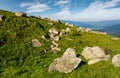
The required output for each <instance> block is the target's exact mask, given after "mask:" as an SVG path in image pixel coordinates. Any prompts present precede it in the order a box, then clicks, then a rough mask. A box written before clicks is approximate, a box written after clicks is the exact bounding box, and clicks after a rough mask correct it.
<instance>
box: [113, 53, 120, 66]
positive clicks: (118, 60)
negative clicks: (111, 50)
mask: <svg viewBox="0 0 120 78" xmlns="http://www.w3.org/2000/svg"><path fill="white" fill-rule="evenodd" d="M112 64H113V65H114V67H120V54H117V55H115V56H114V57H113V58H112Z"/></svg>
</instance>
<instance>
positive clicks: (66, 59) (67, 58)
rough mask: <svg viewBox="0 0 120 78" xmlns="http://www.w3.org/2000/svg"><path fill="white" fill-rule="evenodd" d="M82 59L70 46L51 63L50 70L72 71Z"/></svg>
mask: <svg viewBox="0 0 120 78" xmlns="http://www.w3.org/2000/svg"><path fill="white" fill-rule="evenodd" d="M80 62H81V59H80V58H78V57H76V54H75V50H74V49H72V48H68V49H67V50H66V51H65V53H64V54H63V56H62V57H61V58H57V59H55V60H54V61H53V63H51V64H50V67H49V70H48V71H49V72H53V71H58V72H63V73H70V72H72V71H73V70H74V69H75V68H77V66H78V65H79V63H80Z"/></svg>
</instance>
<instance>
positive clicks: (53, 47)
mask: <svg viewBox="0 0 120 78" xmlns="http://www.w3.org/2000/svg"><path fill="white" fill-rule="evenodd" d="M50 47H51V50H52V51H53V52H54V53H56V52H57V51H60V48H58V46H55V45H51V46H50Z"/></svg>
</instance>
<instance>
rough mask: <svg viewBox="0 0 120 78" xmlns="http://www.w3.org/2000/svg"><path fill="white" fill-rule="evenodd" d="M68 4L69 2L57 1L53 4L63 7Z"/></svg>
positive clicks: (68, 0) (65, 0)
mask: <svg viewBox="0 0 120 78" xmlns="http://www.w3.org/2000/svg"><path fill="white" fill-rule="evenodd" d="M69 2H70V0H59V1H57V2H55V5H65V4H68V3H69Z"/></svg>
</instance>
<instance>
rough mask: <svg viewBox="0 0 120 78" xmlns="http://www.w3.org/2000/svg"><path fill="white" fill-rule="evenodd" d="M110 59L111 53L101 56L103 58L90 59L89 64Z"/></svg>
mask: <svg viewBox="0 0 120 78" xmlns="http://www.w3.org/2000/svg"><path fill="white" fill-rule="evenodd" d="M109 59H110V55H106V56H104V57H101V58H94V59H91V60H89V61H88V65H92V64H95V63H97V62H99V61H108V60H109Z"/></svg>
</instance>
